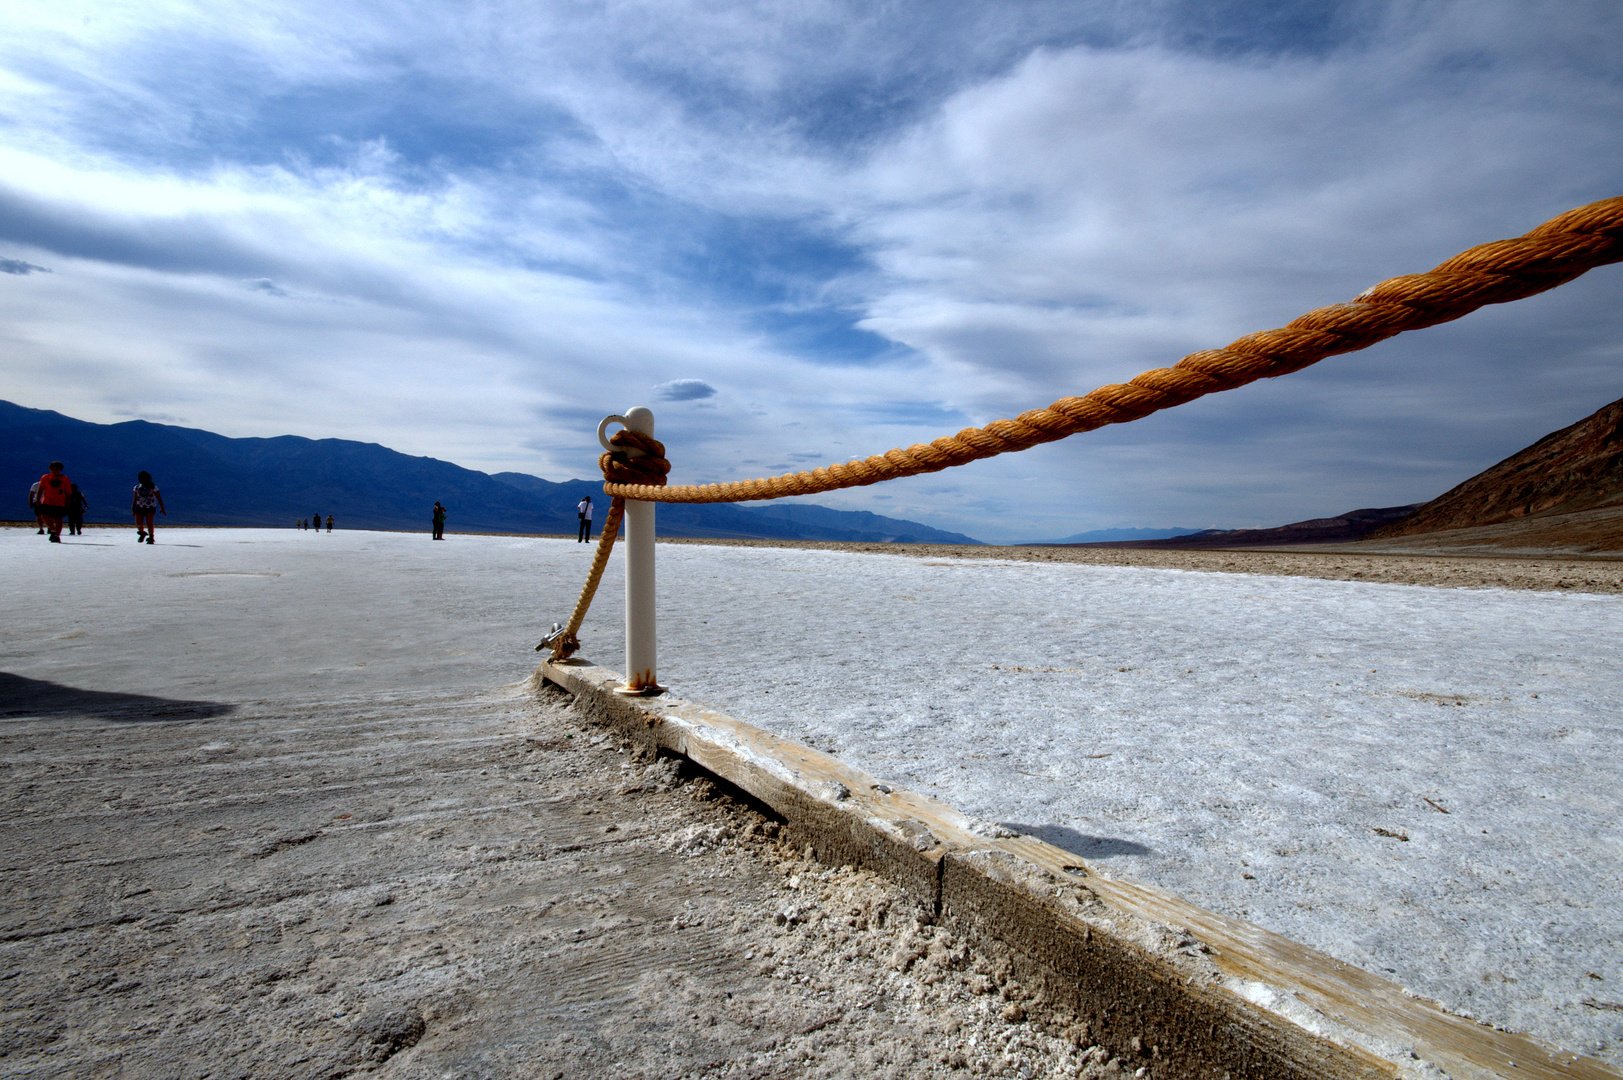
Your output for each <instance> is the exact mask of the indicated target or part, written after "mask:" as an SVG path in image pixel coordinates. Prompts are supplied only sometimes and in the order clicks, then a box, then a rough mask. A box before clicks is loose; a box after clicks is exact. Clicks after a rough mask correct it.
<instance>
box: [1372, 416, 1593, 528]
mask: <svg viewBox="0 0 1623 1080" xmlns="http://www.w3.org/2000/svg"><path fill="white" fill-rule="evenodd" d="M1444 532H1447V533H1450V534H1453V535H1454V536H1455V537H1457V539H1458V540H1459V542H1460V543H1462V544H1470V545H1481V544H1494V545H1501V546H1502V545H1505V544H1511V545H1515V546H1522V547H1581V548H1585V549H1589V550H1602V549H1611V548H1623V399H1620V400H1618V401H1614V402H1612V403H1611V404H1610V405H1607V406H1605V407H1604V408H1602V409H1600V410H1598V411H1597V412H1595V413H1594V414H1592V415H1590V416H1588V417H1585V418H1584V419H1582V420H1580V421H1578V422H1577V423H1576V424H1573V425H1571V426H1570V427H1565V428H1562V429H1561V430H1560V431H1556V432H1552V433H1550V434H1549V435H1546V436H1544V438H1542V439H1540V440H1539V441H1538V442H1536V443H1534V444H1533V445H1532V446H1529V447H1528V448H1527V449H1525V450H1522V451H1519V452H1518V453H1515V454H1512V455H1511V456H1510V457H1508V458H1506V459H1505V460H1503V461H1501V462H1499V464H1497V465H1495V466H1493V467H1492V468H1490V469H1486V470H1484V471H1483V472H1480V473H1478V474H1477V475H1475V476H1473V477H1471V478H1470V479H1469V480H1467V481H1465V482H1464V483H1463V484H1460V485H1459V486H1457V487H1455V488H1453V489H1452V490H1450V491H1448V492H1445V493H1444V494H1442V495H1440V496H1438V497H1437V498H1435V499H1433V500H1432V501H1431V502H1429V503H1426V504H1424V505H1423V506H1421V507H1420V508H1419V509H1418V510H1416V511H1415V512H1414V513H1412V514H1409V515H1408V516H1406V517H1404V518H1402V519H1400V520H1398V521H1394V522H1392V523H1390V524H1388V525H1385V526H1383V527H1381V528H1379V529H1376V530H1375V531H1373V532H1372V533H1370V534H1369V536H1368V537H1366V540H1369V541H1375V542H1381V541H1391V540H1396V539H1398V538H1400V537H1415V536H1419V535H1421V534H1425V535H1426V538H1427V539H1428V540H1431V539H1434V538H1437V537H1435V536H1434V534H1440V533H1444Z"/></svg>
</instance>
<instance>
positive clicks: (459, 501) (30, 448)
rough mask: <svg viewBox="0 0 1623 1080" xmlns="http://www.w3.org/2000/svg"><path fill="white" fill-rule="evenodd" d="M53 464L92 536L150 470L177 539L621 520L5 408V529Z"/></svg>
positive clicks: (799, 536)
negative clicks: (205, 532)
mask: <svg viewBox="0 0 1623 1080" xmlns="http://www.w3.org/2000/svg"><path fill="white" fill-rule="evenodd" d="M53 459H56V460H61V461H62V462H64V463H65V464H66V466H67V468H66V472H67V474H68V475H69V476H70V477H71V478H72V479H73V481H74V482H75V483H77V484H78V485H79V487H80V490H82V491H83V492H84V493H85V496H86V498H87V499H88V500H89V502H90V510H89V512H88V513H87V514H86V520H87V521H92V522H96V521H118V522H124V521H128V520H129V508H130V492H131V489H132V488H133V487H134V485H135V474H136V472H137V471H139V470H141V469H145V470H147V471H148V472H150V473H152V475H153V476H154V477H155V478H156V479H157V481H158V486H159V487H160V488H161V489H162V491H163V494H164V500H165V502H166V503H167V504H168V506H169V508H170V521H171V522H173V523H174V524H177V525H245V526H271V527H290V526H291V525H292V524H293V522H294V521H295V520H297V519H298V518H301V517H310V516H312V515H314V514H317V513H320V514H331V515H333V518H334V520H335V523H336V524H337V525H338V526H340V527H342V528H351V529H423V530H425V531H426V530H427V527H428V518H429V509H430V508H431V507H432V506H433V504H434V501H435V500H436V499H437V500H439V501H440V502H442V503H444V504H445V505H446V507H447V508H448V509H449V510H450V521H449V527H450V530H451V531H452V532H519V533H552V534H559V533H562V534H566V535H573V534H574V533H575V527H576V519H575V503H576V502H578V501H579V500H580V497H581V496H582V495H584V494H588V493H590V494H591V495H592V496H593V501H594V502H595V503H597V504H598V506H599V509H598V512H597V514H596V517H597V520H598V522H599V523H601V521H602V519H603V515H604V514H605V513H606V512H607V508H608V499H607V497H606V496H604V495H603V494H602V486H603V485H602V481H601V480H579V479H575V480H567V481H564V482H562V483H557V482H554V481H550V480H544V479H542V478H541V477H539V476H530V475H528V474H526V473H511V472H504V473H498V474H496V475H495V476H491V475H489V474H487V473H482V472H477V471H475V470H473V469H464V468H462V467H461V466H459V465H453V464H451V463H450V462H447V461H440V460H438V459H436V458H429V457H412V456H410V455H407V454H402V453H399V452H397V451H394V450H390V449H389V448H388V447H385V446H379V445H378V444H376V443H361V442H354V441H351V440H348V439H306V438H303V437H300V436H297V435H280V436H276V437H274V438H247V439H234V438H229V437H227V436H224V435H217V434H215V433H213V432H210V431H203V430H200V429H197V428H184V427H176V426H173V425H169V424H154V423H150V422H148V421H146V420H128V421H125V422H123V423H119V424H94V423H90V422H88V421H84V420H75V419H73V418H72V417H68V416H64V415H62V414H61V413H57V412H51V411H49V410H45V409H29V408H25V407H23V406H21V405H15V404H13V403H11V402H7V401H0V481H3V482H4V483H5V484H6V485H8V486H9V490H11V491H14V492H15V493H16V494H15V499H16V502H15V504H14V505H15V507H16V509H15V510H13V511H11V512H10V513H8V514H0V517H12V518H15V519H22V518H24V517H26V516H27V515H28V509H27V491H28V488H29V486H30V485H31V484H33V482H34V481H35V480H37V479H39V476H40V474H41V473H42V472H44V471H45V465H46V463H47V462H49V461H51V460H53ZM659 530H660V532H661V533H663V534H665V535H669V536H695V537H711V538H726V539H772V540H852V541H865V542H869V543H875V542H900V543H933V544H978V543H980V541H978V540H974V539H972V538H971V537H968V536H964V535H962V534H961V533H952V532H945V531H942V530H940V529H933V528H931V527H930V526H928V525H921V524H919V523H917V522H912V521H902V520H899V519H895V518H886V517H881V516H879V515H877V514H870V513H867V512H865V511H845V510H832V509H829V508H827V507H822V506H808V505H801V504H796V505H786V504H781V503H780V504H770V505H762V506H749V505H739V504H732V503H722V504H714V505H702V506H689V505H667V506H662V507H660V510H659Z"/></svg>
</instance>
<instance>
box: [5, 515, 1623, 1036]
mask: <svg viewBox="0 0 1623 1080" xmlns="http://www.w3.org/2000/svg"><path fill="white" fill-rule="evenodd" d="M159 538H160V543H159V545H158V546H157V547H154V548H140V549H137V548H136V547H135V545H134V544H133V541H131V540H130V539H129V534H128V533H127V532H122V533H112V532H110V531H109V532H107V533H106V534H102V532H101V531H99V530H92V531H91V532H90V533H89V534H87V535H86V537H85V538H84V541H85V543H84V544H83V545H74V546H72V547H70V546H69V545H63V546H62V547H60V548H57V547H55V546H54V545H52V546H50V547H47V545H44V544H43V543H34V542H33V541H34V538H33V537H32V536H31V535H30V536H24V535H21V534H19V533H16V532H11V533H9V534H7V535H6V536H5V537H4V543H3V544H0V567H3V569H4V571H5V580H6V582H7V586H6V588H7V591H8V592H7V596H8V599H7V604H8V610H12V611H16V610H19V609H20V608H22V607H29V608H31V610H30V619H29V622H28V625H27V627H24V626H23V625H22V624H21V623H20V622H19V621H18V620H17V619H9V620H8V624H7V626H6V627H5V628H4V630H3V631H0V633H3V634H4V637H0V648H3V650H4V654H5V657H6V666H7V670H10V671H13V672H16V673H18V674H22V675H25V676H27V677H29V678H34V679H48V680H51V681H53V682H58V683H63V684H67V685H71V686H75V687H80V688H85V689H105V690H109V691H119V692H127V693H158V694H167V695H170V696H177V697H184V696H186V693H185V691H186V689H187V685H188V684H195V685H196V686H197V687H198V688H202V687H205V686H215V685H217V684H218V682H219V678H220V672H222V671H229V673H230V679H231V683H232V685H233V686H234V687H237V688H238V690H237V692H238V693H240V694H242V695H246V696H252V695H253V694H256V693H265V694H272V693H278V694H279V693H284V692H286V691H287V689H288V688H289V687H290V686H292V687H294V688H296V687H297V685H298V681H299V680H300V679H303V678H308V677H309V673H311V672H319V673H320V680H319V688H320V693H323V694H341V693H342V692H343V689H344V687H345V685H346V684H347V683H351V682H352V683H354V684H355V685H356V686H361V685H372V683H373V682H374V681H375V680H376V679H377V677H378V672H376V671H371V672H368V671H367V670H366V667H367V666H369V665H374V664H375V665H379V666H383V667H385V668H386V669H387V672H388V676H389V677H390V678H392V679H395V680H397V681H398V682H399V683H400V684H401V686H402V687H403V688H409V687H410V686H414V685H415V686H422V687H436V686H446V685H473V684H478V683H483V684H486V685H499V684H510V683H512V682H514V681H515V680H517V679H518V678H520V677H521V676H522V675H523V674H525V673H526V672H527V671H528V670H529V668H530V667H531V666H533V663H534V661H535V658H536V654H535V653H533V652H532V651H530V650H531V648H532V647H533V645H534V643H535V641H536V640H537V639H538V638H539V635H540V632H541V631H542V630H543V628H544V626H545V624H548V623H550V622H551V621H553V620H554V619H561V618H563V617H564V616H565V615H566V614H567V611H568V608H569V606H570V604H571V603H572V602H573V598H574V595H575V592H576V591H577V590H578V588H579V585H580V580H581V577H582V575H583V574H584V571H585V567H586V563H587V560H588V558H589V549H588V547H587V546H586V545H577V544H574V543H572V542H570V541H556V540H539V539H524V538H513V537H479V538H474V537H462V536H453V537H452V539H451V540H449V541H447V542H445V543H441V544H435V543H432V542H430V541H428V540H427V538H426V537H422V536H409V535H399V534H368V533H348V534H346V533H342V532H340V533H335V534H332V535H331V536H328V535H321V536H314V535H311V534H307V533H297V532H293V531H291V530H289V531H285V532H271V531H264V532H255V531H247V530H207V531H201V530H200V531H172V532H160V534H159ZM91 544H105V545H106V546H104V547H92V546H90V545H91ZM126 545H127V546H126ZM182 545H197V546H194V547H185V546H182ZM659 560H660V571H659V572H660V589H661V597H660V618H661V628H660V638H661V645H660V648H661V669H660V673H661V681H663V682H665V683H666V684H667V685H670V686H671V687H673V689H675V690H676V691H677V692H678V693H680V694H681V695H682V696H683V697H686V698H689V699H692V700H695V701H700V702H704V703H706V704H709V705H711V706H714V707H717V708H720V709H723V710H725V711H727V712H730V713H732V714H733V715H735V716H738V717H739V718H740V719H743V720H747V721H750V722H752V723H756V724H759V725H761V726H763V727H766V728H769V729H771V730H774V731H777V732H779V733H780V734H784V735H787V736H789V737H793V738H797V739H800V740H802V741H805V742H809V743H811V744H813V745H815V746H817V747H819V748H820V749H823V750H827V751H830V752H833V753H837V754H839V755H840V756H842V757H844V758H846V759H848V760H850V761H851V762H852V763H854V764H856V765H858V766H860V767H862V768H864V769H867V770H869V771H871V772H874V773H876V774H878V775H881V776H885V777H888V778H890V779H893V780H895V781H897V782H900V783H903V784H906V785H909V786H912V787H915V788H917V789H919V790H922V791H926V792H928V793H930V794H932V795H935V796H937V797H939V798H942V799H945V800H946V801H948V802H951V803H953V804H954V805H956V806H958V807H959V808H960V809H963V810H965V811H967V812H969V813H972V814H975V815H978V816H981V817H986V818H991V819H995V820H998V821H1002V822H1005V823H1007V824H1009V825H1011V827H1015V828H1018V829H1021V830H1023V831H1027V832H1031V833H1034V834H1036V835H1039V836H1041V837H1042V838H1043V839H1045V840H1048V841H1049V842H1051V843H1054V844H1057V845H1058V846H1061V847H1064V848H1067V849H1070V850H1072V851H1075V852H1077V853H1078V854H1080V855H1083V856H1084V857H1087V858H1089V859H1091V860H1093V861H1094V865H1095V866H1096V867H1097V868H1099V869H1101V870H1102V871H1104V872H1106V873H1116V874H1120V875H1124V876H1131V877H1135V878H1139V879H1142V880H1146V881H1149V882H1152V883H1155V884H1158V885H1160V886H1162V887H1165V888H1168V889H1171V890H1172V891H1175V892H1178V893H1180V894H1182V895H1184V896H1186V897H1188V898H1189V899H1191V900H1193V901H1195V902H1197V903H1200V904H1202V905H1204V906H1207V907H1210V908H1213V909H1214V910H1217V911H1220V912H1225V913H1229V914H1234V915H1239V916H1242V917H1244V918H1248V919H1250V920H1252V921H1254V922H1257V923H1260V924H1262V925H1264V926H1267V927H1269V928H1271V929H1274V930H1277V931H1280V932H1282V933H1285V934H1287V935H1290V936H1292V937H1294V938H1296V939H1298V940H1300V941H1303V942H1305V943H1307V944H1310V945H1313V946H1315V947H1318V948H1320V949H1323V950H1325V951H1326V952H1329V953H1331V954H1333V955H1335V956H1338V957H1340V958H1342V959H1344V960H1347V961H1349V962H1352V963H1355V964H1358V965H1360V966H1363V967H1366V968H1368V969H1370V970H1372V971H1376V972H1378V973H1382V974H1385V975H1386V976H1387V977H1389V978H1391V979H1393V980H1395V981H1397V982H1399V983H1401V984H1402V985H1404V986H1406V987H1409V988H1410V989H1411V990H1413V991H1414V992H1416V993H1418V994H1421V995H1423V996H1427V997H1431V998H1435V999H1436V1000H1439V1001H1440V1002H1442V1003H1443V1004H1445V1005H1446V1006H1448V1007H1450V1008H1454V1009H1456V1010H1459V1011H1462V1012H1466V1013H1468V1014H1470V1015H1473V1016H1476V1017H1477V1018H1479V1019H1481V1020H1483V1021H1484V1022H1487V1023H1490V1024H1495V1025H1500V1026H1504V1027H1508V1028H1512V1029H1515V1030H1521V1031H1526V1032H1529V1033H1532V1034H1534V1035H1538V1036H1541V1037H1543V1038H1546V1039H1549V1040H1551V1041H1553V1042H1556V1043H1559V1044H1561V1045H1563V1046H1566V1047H1568V1048H1570V1049H1574V1050H1581V1051H1584V1052H1587V1053H1590V1054H1593V1055H1595V1056H1597V1057H1600V1058H1602V1059H1603V1060H1607V1061H1610V1062H1612V1063H1613V1064H1623V1054H1620V1052H1619V1051H1620V1044H1623V950H1620V949H1619V939H1620V936H1623V935H1620V932H1619V929H1618V927H1619V923H1620V919H1619V916H1620V915H1623V890H1620V885H1623V880H1620V873H1619V867H1620V865H1623V860H1620V856H1623V842H1620V833H1619V827H1618V825H1617V808H1618V806H1619V805H1620V803H1623V799H1620V797H1619V796H1620V795H1623V778H1620V777H1619V775H1618V770H1617V769H1616V766H1615V763H1616V761H1617V760H1618V757H1619V751H1620V750H1623V719H1620V718H1623V709H1620V704H1623V642H1620V637H1623V635H1620V631H1623V600H1620V599H1619V598H1617V597H1615V596H1607V595H1566V594H1559V593H1544V592H1512V591H1507V590H1496V589H1486V590H1463V589H1429V588H1422V587H1414V586H1402V585H1386V584H1366V583H1360V582H1341V581H1321V580H1314V579H1310V578H1284V577H1266V576H1258V575H1238V574H1212V573H1198V572H1187V571H1177V570H1163V569H1144V568H1136V567H1102V566H1088V565H1050V564H1038V563H1014V562H999V561H985V560H976V561H958V560H949V559H940V560H918V559H909V558H903V557H897V556H886V555H859V554H850V553H844V552H831V551H796V550H784V549H753V548H737V547H732V548H721V547H704V546H696V545H672V546H666V547H662V548H661V549H660V553H659ZM340 570H341V571H342V572H339V571H340ZM46 580H49V581H51V582H52V583H53V589H55V588H56V587H59V591H57V592H56V596H57V597H65V598H66V599H65V600H62V599H55V598H53V600H52V601H51V602H49V603H48V604H46V605H43V606H39V607H38V608H37V610H34V609H33V607H34V606H33V605H32V600H31V597H32V595H33V593H32V589H31V586H30V585H29V583H32V582H40V581H46ZM618 588H619V578H618V559H616V560H615V562H614V563H613V564H611V567H610V572H609V575H608V577H607V578H606V580H605V583H604V591H603V592H602V593H601V594H600V599H599V602H598V604H597V606H596V608H595V610H594V612H593V614H592V616H591V618H590V619H589V620H588V622H587V625H586V627H585V629H584V631H583V634H582V638H583V641H584V642H585V647H584V649H583V655H585V656H587V657H588V658H590V659H592V660H593V661H595V662H597V663H601V664H605V665H607V666H620V664H621V651H620V637H619V630H618V627H617V625H616V622H617V618H618V591H617V590H618ZM76 596H79V597H87V598H89V597H94V598H96V599H95V602H94V603H89V602H87V603H86V604H85V607H84V609H83V611H82V613H81V612H78V611H77V610H76V607H75V604H74V603H73V598H74V597H76ZM110 610H112V611H115V612H116V617H115V618H114V619H111V620H110V619H109V618H108V612H109V611H110ZM245 621H246V622H248V623H249V624H250V625H255V626H260V627H263V628H264V632H265V635H266V638H265V640H266V641H267V642H269V641H273V640H274V641H275V642H276V648H275V649H274V650H272V649H266V650H264V651H263V652H261V653H258V654H255V653H253V652H252V651H251V650H250V651H248V654H247V655H245V654H244V652H245V650H244V648H243V644H242V643H243V641H244V638H243V636H242V634H243V631H242V626H243V624H244V622H245ZM273 631H274V633H273ZM142 634H147V635H175V634H183V635H189V636H188V637H187V638H186V645H187V650H188V651H187V652H186V653H185V657H184V659H183V660H182V661H179V662H176V663H175V664H171V665H167V666H166V667H165V668H164V669H163V670H162V671H157V670H149V669H146V668H144V667H143V666H142V665H141V663H140V662H139V658H138V654H134V655H133V657H132V654H131V653H130V651H129V650H127V649H123V648H121V649H119V650H116V652H117V656H116V657H114V656H111V655H110V652H111V651H110V650H108V649H106V648H105V647H104V645H105V642H106V640H107V636H108V635H136V636H137V637H136V640H140V638H139V635H142ZM339 640H342V641H344V642H346V643H347V645H346V648H344V649H336V648H334V642H335V641H339ZM356 642H359V643H361V644H363V645H364V646H365V648H364V649H362V650H360V651H361V652H362V653H364V654H365V655H366V657H367V658H366V659H363V660H357V659H356V658H355V656H356V652H357V650H356V649H355V648H354V644H355V643H356Z"/></svg>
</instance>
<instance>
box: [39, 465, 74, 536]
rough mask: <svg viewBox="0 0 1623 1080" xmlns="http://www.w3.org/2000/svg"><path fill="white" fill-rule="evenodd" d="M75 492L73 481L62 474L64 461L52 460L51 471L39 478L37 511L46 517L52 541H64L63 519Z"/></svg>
mask: <svg viewBox="0 0 1623 1080" xmlns="http://www.w3.org/2000/svg"><path fill="white" fill-rule="evenodd" d="M71 494H73V481H72V480H69V479H68V478H67V477H66V476H64V475H63V474H62V463H61V462H60V461H53V462H51V471H50V472H48V473H46V474H45V475H44V476H42V477H40V478H39V497H38V500H37V502H36V503H35V513H36V514H39V515H40V516H41V517H43V518H44V519H45V528H46V530H47V531H48V532H49V533H50V534H51V543H53V544H60V543H61V542H62V519H63V518H64V517H66V516H67V513H68V496H70V495H71Z"/></svg>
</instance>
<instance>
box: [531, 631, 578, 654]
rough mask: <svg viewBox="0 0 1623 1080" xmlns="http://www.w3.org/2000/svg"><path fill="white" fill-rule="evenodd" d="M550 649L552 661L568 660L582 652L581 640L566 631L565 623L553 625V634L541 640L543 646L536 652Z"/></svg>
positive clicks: (538, 647)
mask: <svg viewBox="0 0 1623 1080" xmlns="http://www.w3.org/2000/svg"><path fill="white" fill-rule="evenodd" d="M547 648H550V649H551V650H552V656H551V657H550V658H549V659H552V660H567V659H569V658H570V657H571V656H573V655H575V653H577V652H579V651H580V639H579V638H578V637H576V636H575V635H574V634H571V633H570V632H569V631H567V630H565V629H564V624H563V623H553V624H552V632H551V633H549V634H547V636H546V637H544V638H542V639H541V644H539V645H537V646H536V647H535V651H536V652H540V651H541V650H542V649H547Z"/></svg>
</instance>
